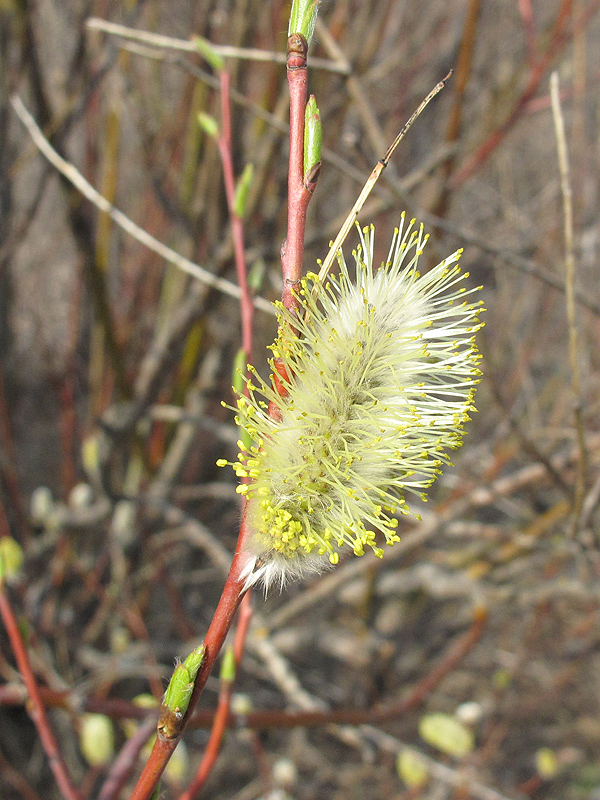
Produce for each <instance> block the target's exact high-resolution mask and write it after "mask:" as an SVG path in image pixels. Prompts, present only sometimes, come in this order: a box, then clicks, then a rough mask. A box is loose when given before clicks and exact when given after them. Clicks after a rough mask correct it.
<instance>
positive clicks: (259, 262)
mask: <svg viewBox="0 0 600 800" xmlns="http://www.w3.org/2000/svg"><path fill="white" fill-rule="evenodd" d="M266 269H267V265H266V264H265V260H264V258H257V259H256V261H254V263H253V264H252V266H251V267H250V269H249V270H248V286H249V287H250V288H251V289H252V290H253V291H255V292H259V291H260V289H261V287H262V285H263V280H264V277H265V271H266Z"/></svg>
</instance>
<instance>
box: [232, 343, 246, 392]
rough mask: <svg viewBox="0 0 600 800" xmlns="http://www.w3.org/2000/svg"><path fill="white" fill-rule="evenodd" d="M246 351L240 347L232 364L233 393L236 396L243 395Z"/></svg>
mask: <svg viewBox="0 0 600 800" xmlns="http://www.w3.org/2000/svg"><path fill="white" fill-rule="evenodd" d="M246 360H247V359H246V351H245V350H244V349H243V348H242V347H240V349H239V350H238V351H237V353H236V354H235V361H234V362H233V391H234V392H235V393H236V395H241V394H244V386H245V385H246Z"/></svg>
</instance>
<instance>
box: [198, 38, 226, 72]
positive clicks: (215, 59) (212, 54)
mask: <svg viewBox="0 0 600 800" xmlns="http://www.w3.org/2000/svg"><path fill="white" fill-rule="evenodd" d="M192 44H193V45H194V47H195V48H196V50H197V51H198V52H199V53H200V55H201V56H202V58H203V59H204V60H205V61H208V63H209V64H210V66H211V67H212V68H213V69H214V70H216V71H217V72H219V70H222V69H223V68H224V67H225V61H224V60H223V56H221V55H219V53H217V51H216V50H215V49H214V47H213V46H212V44H211V43H210V42H209V41H208V39H204V38H203V37H202V36H194V37H193V38H192Z"/></svg>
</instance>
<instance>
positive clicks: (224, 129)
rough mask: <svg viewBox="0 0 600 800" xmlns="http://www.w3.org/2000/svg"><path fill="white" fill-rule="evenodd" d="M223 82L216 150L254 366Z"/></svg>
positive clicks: (224, 78)
mask: <svg viewBox="0 0 600 800" xmlns="http://www.w3.org/2000/svg"><path fill="white" fill-rule="evenodd" d="M219 79H220V82H221V134H220V136H219V138H218V139H217V146H218V148H219V154H220V156H221V162H222V164H223V178H224V180H225V193H226V195H227V206H228V208H229V216H230V218H231V229H232V233H233V249H234V252H235V268H236V272H237V280H238V285H239V287H240V290H241V292H242V295H241V297H240V310H241V317H242V347H243V348H244V352H245V354H246V361H247V362H248V363H251V362H252V321H253V314H254V305H253V303H252V297H251V296H250V291H249V288H248V279H247V269H246V253H245V247H244V225H243V220H242V218H241V217H240V216H239V215H238V214H237V213H236V210H235V177H234V172H233V154H232V150H231V104H230V102H229V73H228V72H227V71H226V70H224V69H222V70H221V71H220V72H219Z"/></svg>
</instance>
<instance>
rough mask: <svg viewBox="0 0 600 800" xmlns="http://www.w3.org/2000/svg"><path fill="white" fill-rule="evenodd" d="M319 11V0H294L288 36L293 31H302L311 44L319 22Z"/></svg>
mask: <svg viewBox="0 0 600 800" xmlns="http://www.w3.org/2000/svg"><path fill="white" fill-rule="evenodd" d="M318 11H319V0H293V2H292V8H291V10H290V25H289V28H288V36H291V35H292V33H301V34H302V35H303V36H304V38H305V39H306V41H307V43H308V44H310V40H311V39H312V37H313V33H314V32H315V25H316V24H317V13H318Z"/></svg>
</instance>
